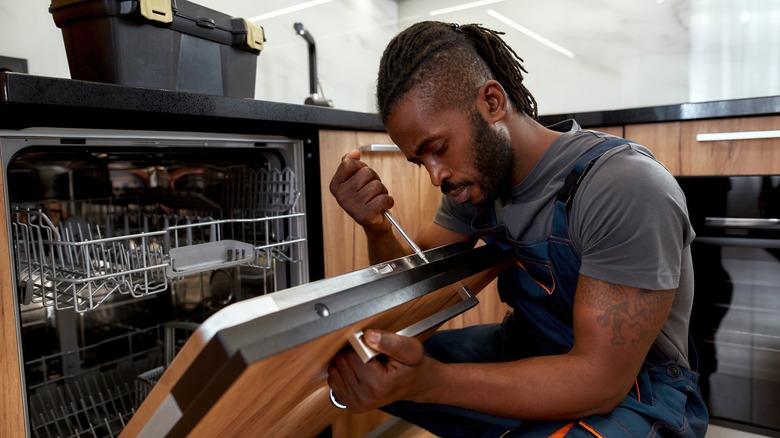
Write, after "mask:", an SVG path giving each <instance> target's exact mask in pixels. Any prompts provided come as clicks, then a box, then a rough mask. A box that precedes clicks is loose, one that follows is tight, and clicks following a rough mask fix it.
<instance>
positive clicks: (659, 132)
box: [624, 122, 680, 175]
mask: <svg viewBox="0 0 780 438" xmlns="http://www.w3.org/2000/svg"><path fill="white" fill-rule="evenodd" d="M624 132H625V133H624V137H625V138H627V139H628V140H631V141H633V142H636V143H639V144H641V145H642V146H644V147H646V148H648V149H649V150H650V152H652V153H653V155H655V158H656V159H657V160H658V161H659V162H661V164H663V165H664V166H666V168H667V169H669V172H671V173H672V175H680V122H663V123H643V124H640V125H626V126H625V128H624Z"/></svg>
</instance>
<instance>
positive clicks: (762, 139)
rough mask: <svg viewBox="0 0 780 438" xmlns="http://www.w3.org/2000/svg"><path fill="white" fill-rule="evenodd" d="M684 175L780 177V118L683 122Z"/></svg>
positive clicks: (682, 169)
mask: <svg viewBox="0 0 780 438" xmlns="http://www.w3.org/2000/svg"><path fill="white" fill-rule="evenodd" d="M680 155H681V159H680V161H681V174H682V175H768V174H780V116H766V117H741V118H733V119H716V120H697V121H689V122H682V123H681V131H680Z"/></svg>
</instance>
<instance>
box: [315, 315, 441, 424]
mask: <svg viewBox="0 0 780 438" xmlns="http://www.w3.org/2000/svg"><path fill="white" fill-rule="evenodd" d="M363 341H364V342H365V343H366V345H368V346H369V347H371V348H373V349H374V350H376V351H378V352H379V353H381V354H382V355H384V357H382V356H378V357H376V358H374V359H371V360H370V361H368V362H367V363H363V362H362V361H361V360H360V358H359V357H358V355H357V353H355V351H354V350H352V348H348V349H346V350H343V351H341V352H339V354H337V355H336V357H335V358H334V359H333V362H331V364H330V366H329V367H328V385H329V386H330V388H331V389H332V390H333V394H334V395H335V396H336V398H337V399H338V400H339V402H341V403H342V404H344V405H346V406H347V409H349V410H350V411H352V412H356V413H359V412H366V411H370V410H372V409H376V408H379V407H381V406H385V405H387V404H390V403H392V402H394V401H398V400H411V399H412V398H413V396H414V394H415V393H416V392H417V391H419V390H420V389H422V388H421V382H422V380H424V379H422V380H421V378H420V377H421V373H424V372H425V370H426V369H427V368H428V365H430V364H429V362H431V361H432V359H430V358H426V357H425V355H424V351H423V346H422V343H421V342H420V341H419V340H417V338H412V337H406V336H399V335H396V334H395V333H390V332H386V331H381V330H372V329H369V330H366V332H365V333H364V334H363Z"/></svg>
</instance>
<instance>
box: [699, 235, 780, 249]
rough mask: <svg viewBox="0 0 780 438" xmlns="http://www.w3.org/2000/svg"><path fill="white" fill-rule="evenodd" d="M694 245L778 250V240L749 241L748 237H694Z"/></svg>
mask: <svg viewBox="0 0 780 438" xmlns="http://www.w3.org/2000/svg"><path fill="white" fill-rule="evenodd" d="M694 242H696V243H705V244H708V245H714V246H739V247H743V248H780V239H751V238H748V237H708V236H703V237H698V236H697V237H696V239H694Z"/></svg>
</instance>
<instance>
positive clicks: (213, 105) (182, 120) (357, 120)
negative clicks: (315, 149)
mask: <svg viewBox="0 0 780 438" xmlns="http://www.w3.org/2000/svg"><path fill="white" fill-rule="evenodd" d="M33 126H35V127H41V126H45V127H64V128H85V127H88V128H104V129H139V128H140V129H144V130H168V131H171V130H173V131H181V130H187V131H211V132H229V133H256V132H263V133H274V134H279V135H288V136H292V137H297V138H302V135H301V134H302V133H301V130H302V129H306V128H307V127H310V128H314V129H321V128H325V129H350V130H369V131H383V130H384V125H383V124H382V122H381V120H380V119H379V116H378V115H376V114H372V113H361V112H354V111H344V110H339V109H334V108H325V107H316V106H306V105H295V104H286V103H277V102H268V101H262V100H255V99H241V98H232V97H223V96H214V95H207V94H198V93H185V92H178V91H169V90H159V89H147V88H138V87H128V86H122V85H113V84H104V83H98V82H86V81H77V80H71V79H62V78H51V77H43V76H33V75H27V74H21V73H4V74H0V129H23V128H28V127H33Z"/></svg>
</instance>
